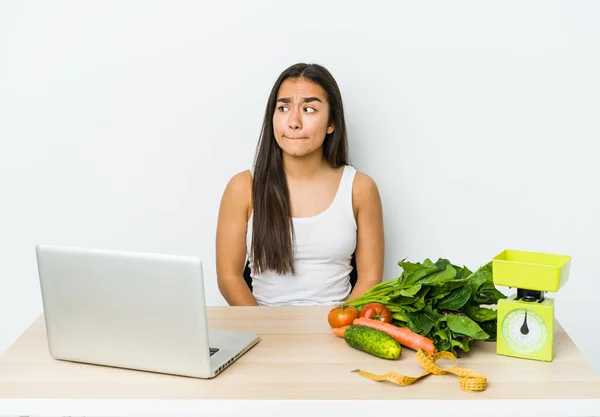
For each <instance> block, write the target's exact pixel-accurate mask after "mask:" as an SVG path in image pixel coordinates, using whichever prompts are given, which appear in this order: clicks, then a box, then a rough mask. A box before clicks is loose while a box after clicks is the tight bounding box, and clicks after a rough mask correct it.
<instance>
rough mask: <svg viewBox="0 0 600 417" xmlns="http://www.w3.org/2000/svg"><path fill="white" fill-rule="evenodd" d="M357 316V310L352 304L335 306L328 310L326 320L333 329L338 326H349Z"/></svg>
mask: <svg viewBox="0 0 600 417" xmlns="http://www.w3.org/2000/svg"><path fill="white" fill-rule="evenodd" d="M356 318H358V310H357V309H356V307H352V306H337V307H334V308H332V309H331V311H329V316H328V317H327V321H329V325H330V326H331V327H332V328H333V329H337V328H338V327H343V326H349V325H351V324H352V322H354V319H356Z"/></svg>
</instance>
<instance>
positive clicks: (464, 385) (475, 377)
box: [351, 349, 487, 392]
mask: <svg viewBox="0 0 600 417" xmlns="http://www.w3.org/2000/svg"><path fill="white" fill-rule="evenodd" d="M416 358H417V361H418V362H419V364H420V365H421V366H422V367H423V368H425V372H423V373H422V374H421V375H419V376H418V377H412V376H404V375H400V374H399V373H397V372H388V373H387V374H384V375H377V374H373V373H371V372H367V371H361V370H360V369H355V370H353V371H351V372H356V373H358V374H359V375H361V376H364V377H365V378H369V379H370V380H373V381H377V382H379V381H390V382H393V383H394V384H398V385H402V386H406V385H411V384H414V383H415V382H417V380H419V379H420V378H423V377H424V376H427V375H429V374H434V375H446V374H448V373H451V374H454V375H457V376H458V383H459V385H460V388H461V389H463V390H464V391H467V392H479V391H485V389H486V387H487V378H486V377H484V376H483V375H480V374H478V373H477V372H475V371H471V370H470V369H464V368H457V367H456V356H454V355H453V354H452V352H437V353H435V354H434V355H433V356H432V355H430V354H429V353H428V352H427V351H426V350H424V349H419V350H418V351H417V354H416ZM438 359H452V361H453V362H454V366H453V367H452V368H450V369H442V368H440V367H439V366H437V365H436V364H435V363H436V362H437V360H438Z"/></svg>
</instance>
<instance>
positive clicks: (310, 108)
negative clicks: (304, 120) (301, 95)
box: [304, 107, 316, 113]
mask: <svg viewBox="0 0 600 417" xmlns="http://www.w3.org/2000/svg"><path fill="white" fill-rule="evenodd" d="M304 111H305V112H307V113H313V112H315V111H316V110H315V109H314V108H313V107H306V108H305V109H304Z"/></svg>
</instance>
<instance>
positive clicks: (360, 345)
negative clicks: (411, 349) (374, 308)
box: [344, 325, 402, 359]
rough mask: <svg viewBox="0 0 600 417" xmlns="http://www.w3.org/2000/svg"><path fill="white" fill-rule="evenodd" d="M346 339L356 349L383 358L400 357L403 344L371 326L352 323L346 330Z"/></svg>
mask: <svg viewBox="0 0 600 417" xmlns="http://www.w3.org/2000/svg"><path fill="white" fill-rule="evenodd" d="M344 340H345V341H346V343H348V344H349V345H350V346H352V347H353V348H355V349H358V350H362V351H363V352H366V353H370V354H371V355H374V356H377V357H379V358H383V359H398V358H399V357H400V355H401V354H402V346H400V344H399V343H398V342H396V341H395V340H394V339H393V338H392V336H390V335H389V334H387V333H384V332H382V331H381V330H377V329H373V328H371V327H366V326H359V325H351V326H349V327H348V328H347V329H346V330H345V331H344Z"/></svg>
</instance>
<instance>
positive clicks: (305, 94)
mask: <svg viewBox="0 0 600 417" xmlns="http://www.w3.org/2000/svg"><path fill="white" fill-rule="evenodd" d="M273 129H274V132H275V139H276V140H277V144H278V145H279V147H281V149H282V150H283V152H285V153H286V154H288V155H291V156H295V157H302V156H305V155H309V154H311V153H313V152H315V151H317V150H320V149H321V147H322V146H323V141H324V140H325V135H326V134H328V133H332V132H333V130H334V127H333V125H331V124H330V123H329V103H328V102H327V99H326V94H325V90H323V88H322V87H321V86H320V85H318V84H316V83H313V82H312V81H309V80H305V79H302V78H288V79H287V80H285V81H284V82H283V83H282V84H281V86H280V87H279V91H278V93H277V103H276V105H275V113H274V114H273Z"/></svg>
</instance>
